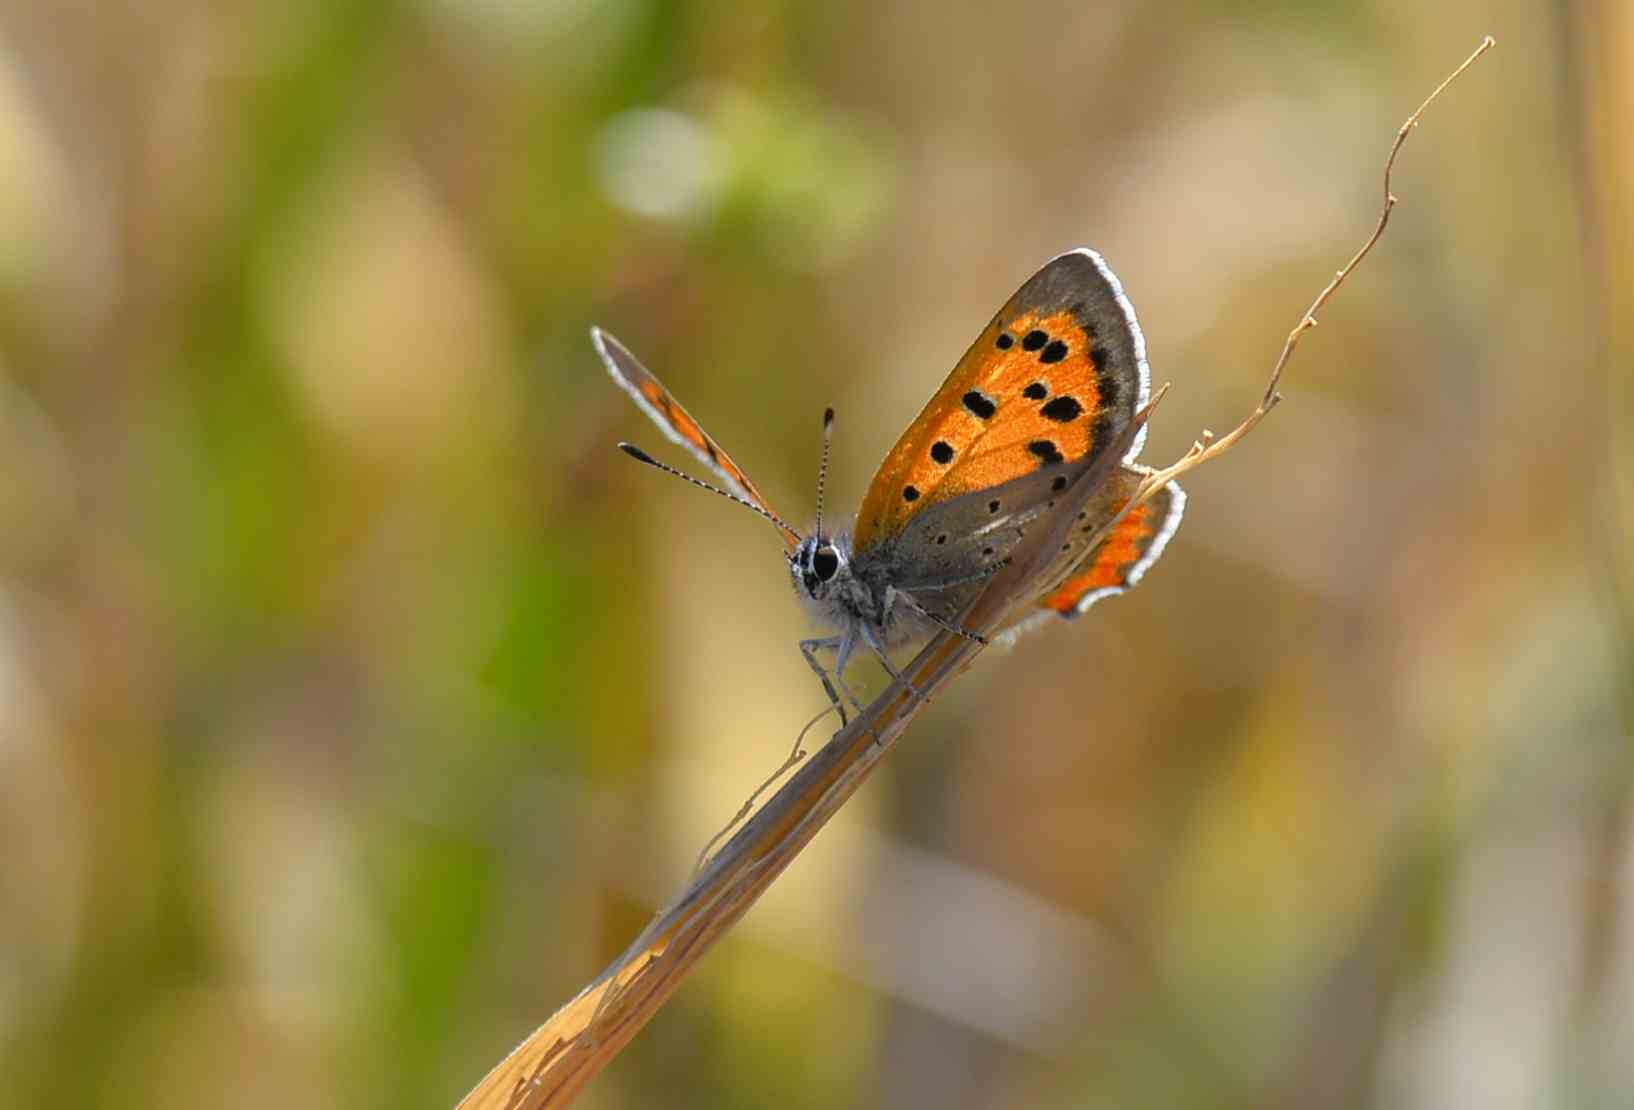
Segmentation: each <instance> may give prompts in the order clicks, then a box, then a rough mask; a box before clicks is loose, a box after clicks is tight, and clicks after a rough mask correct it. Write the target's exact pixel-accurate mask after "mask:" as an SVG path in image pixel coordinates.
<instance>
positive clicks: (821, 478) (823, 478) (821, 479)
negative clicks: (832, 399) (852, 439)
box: [812, 408, 834, 539]
mask: <svg viewBox="0 0 1634 1110" xmlns="http://www.w3.org/2000/svg"><path fill="white" fill-rule="evenodd" d="M833 435H834V410H833V409H831V408H830V409H824V410H823V454H822V460H821V461H820V462H818V464H817V524H816V527H814V528H813V529H812V532H813V533H814V534H815V535H817V536H818V537H819V539H820V538H821V537H822V534H823V485H824V484H825V483H826V482H827V481H828V441H829V440H830V439H831V438H833Z"/></svg>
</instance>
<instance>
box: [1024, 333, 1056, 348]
mask: <svg viewBox="0 0 1634 1110" xmlns="http://www.w3.org/2000/svg"><path fill="white" fill-rule="evenodd" d="M1049 341H1050V337H1049V335H1048V334H1046V333H1045V332H1041V331H1039V330H1038V329H1037V328H1034V329H1033V330H1032V331H1030V332H1028V333H1027V334H1026V335H1025V336H1023V337H1022V339H1021V349H1022V350H1023V351H1036V350H1038V349H1039V348H1040V347H1042V346H1044V344H1046V343H1048V342H1049Z"/></svg>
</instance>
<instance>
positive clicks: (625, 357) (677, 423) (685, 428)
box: [590, 328, 800, 547]
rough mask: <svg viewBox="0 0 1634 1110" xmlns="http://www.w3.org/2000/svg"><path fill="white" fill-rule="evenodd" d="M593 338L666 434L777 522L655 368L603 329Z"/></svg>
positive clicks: (790, 535) (787, 534)
mask: <svg viewBox="0 0 1634 1110" xmlns="http://www.w3.org/2000/svg"><path fill="white" fill-rule="evenodd" d="M590 338H591V342H592V343H594V344H595V346H596V350H597V351H598V352H599V353H600V354H601V357H602V361H603V362H605V363H606V364H607V369H608V372H609V373H611V374H612V375H613V380H614V381H616V382H617V383H618V384H619V385H620V386H622V387H623V388H624V389H625V390H627V391H628V392H629V394H630V396H632V397H634V398H635V400H636V403H637V404H639V405H640V406H641V407H642V409H644V410H645V411H646V413H647V415H648V416H649V417H651V418H652V420H653V422H654V423H655V424H657V425H658V427H659V428H660V429H662V430H663V432H664V433H665V434H666V435H668V436H669V437H670V438H671V439H672V440H674V441H675V442H676V443H679V444H680V445H681V446H683V447H685V448H686V449H687V450H688V451H691V452H692V454H693V456H694V457H695V458H697V459H698V460H699V461H700V462H702V463H703V464H704V465H706V466H708V467H709V468H710V469H711V470H713V471H714V472H715V473H716V474H717V475H718V476H720V477H721V478H723V479H725V480H726V483H727V485H728V486H731V487H733V489H732V492H734V493H737V494H739V495H741V496H742V497H744V498H745V499H747V500H749V501H751V502H753V503H754V504H755V505H758V506H759V507H760V508H762V509H764V510H766V512H767V513H769V514H771V515H772V516H773V518H774V521H773V522H774V523H777V522H776V519H775V518H776V513H775V512H773V510H772V507H771V505H770V503H768V502H767V500H766V495H765V494H763V493H761V492H760V490H759V489H758V488H757V487H756V486H755V483H754V481H753V480H752V479H751V478H750V477H749V475H747V474H745V473H744V472H743V468H742V467H740V466H739V465H738V464H737V463H735V462H733V461H732V456H730V455H728V454H727V453H726V452H725V451H724V450H722V449H721V446H720V444H718V443H716V442H715V441H714V439H712V438H711V437H710V435H709V433H708V432H706V431H704V430H703V428H702V426H700V425H699V423H698V422H697V421H696V420H694V419H692V416H691V414H690V413H688V412H687V410H686V409H684V408H682V407H681V402H679V401H677V400H676V399H675V397H674V395H673V394H671V393H670V391H669V390H668V389H666V388H664V383H663V382H661V381H659V380H658V378H657V377H656V376H655V375H654V374H653V373H652V371H650V370H648V369H647V368H646V367H645V366H643V365H641V363H640V361H639V360H637V359H636V357H635V356H634V355H632V354H631V353H630V351H629V349H628V348H627V347H625V346H624V344H622V343H620V342H619V341H618V340H617V339H615V338H613V337H612V336H611V335H608V334H607V333H606V332H604V331H602V330H601V329H600V328H593V329H591V333H590ZM778 530H779V531H781V532H782V533H783V542H784V544H785V545H787V546H789V547H794V546H795V545H797V544H798V543H799V542H800V536H799V534H798V533H796V532H793V531H791V530H789V529H788V528H787V527H785V526H784V525H782V524H780V523H779V524H778Z"/></svg>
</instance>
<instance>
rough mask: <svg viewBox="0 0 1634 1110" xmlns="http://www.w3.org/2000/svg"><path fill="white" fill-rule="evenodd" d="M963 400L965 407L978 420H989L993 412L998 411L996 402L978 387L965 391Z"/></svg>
mask: <svg viewBox="0 0 1634 1110" xmlns="http://www.w3.org/2000/svg"><path fill="white" fill-rule="evenodd" d="M963 400H964V406H965V408H967V409H969V410H970V414H971V415H972V416H974V417H976V418H977V419H978V420H991V419H992V418H993V414H994V413H995V412H998V411H999V406H998V403H997V402H995V401H994V400H993V398H991V397H989V396H988V395H987V394H985V393H983V392H982V391H981V390H979V389H972V390H971V391H970V392H969V393H966V394H965V395H964V398H963Z"/></svg>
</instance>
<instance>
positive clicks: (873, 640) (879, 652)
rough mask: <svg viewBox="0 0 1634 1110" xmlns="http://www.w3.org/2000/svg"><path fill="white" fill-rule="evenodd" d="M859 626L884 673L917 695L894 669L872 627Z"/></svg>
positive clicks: (914, 689)
mask: <svg viewBox="0 0 1634 1110" xmlns="http://www.w3.org/2000/svg"><path fill="white" fill-rule="evenodd" d="M896 596H898V597H901V596H902V595H901V594H897V595H896ZM859 627H860V628H861V629H862V638H863V639H864V640H865V641H867V643H868V647H869V649H870V650H871V651H872V652H873V653H874V655H875V656H876V657H877V658H878V659H879V662H880V665H881V666H883V667H884V668H885V673H886V674H888V675H890V676H891V677H892V678H893V679H895V680H896V681H898V682H900V683H902V684H903V685H904V686H906V687H907V688H908V693H910V694H912V695H913V696H914V697H916V698H917V697H918V696H919V691H918V689H916V688H915V687H914V684H913V683H911V682H909V681H908V680H907V679H905V678H903V677H902V672H901V671H899V670H897V669H896V665H895V664H893V663H892V662H891V657H890V656H889V655H886V654H885V648H884V647H883V646H881V644H880V642H879V638H878V637H877V636H875V635H874V630H873V628H872V627H870V626H869V625H867V624H863V625H860V626H859Z"/></svg>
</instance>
